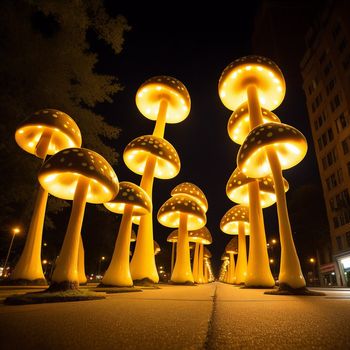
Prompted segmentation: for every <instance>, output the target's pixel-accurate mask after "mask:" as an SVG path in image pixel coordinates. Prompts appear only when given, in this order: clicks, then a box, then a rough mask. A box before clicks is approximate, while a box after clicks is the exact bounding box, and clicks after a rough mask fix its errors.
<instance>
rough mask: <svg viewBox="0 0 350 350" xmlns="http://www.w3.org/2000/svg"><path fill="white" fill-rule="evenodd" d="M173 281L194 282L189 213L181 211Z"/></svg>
mask: <svg viewBox="0 0 350 350" xmlns="http://www.w3.org/2000/svg"><path fill="white" fill-rule="evenodd" d="M171 281H172V282H175V283H187V282H191V283H193V275H192V270H191V261H190V245H189V241H188V232H187V214H184V213H180V224H179V231H178V238H177V249H176V261H175V266H174V271H173V273H172V275H171Z"/></svg>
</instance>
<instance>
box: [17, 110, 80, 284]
mask: <svg viewBox="0 0 350 350" xmlns="http://www.w3.org/2000/svg"><path fill="white" fill-rule="evenodd" d="M15 139H16V142H17V144H18V145H19V146H20V147H21V148H22V149H23V150H25V151H27V152H28V153H31V154H33V155H35V156H37V157H39V158H41V159H45V157H46V156H47V155H52V154H55V153H57V152H58V151H60V150H62V149H65V148H67V147H80V146H81V134H80V130H79V128H78V126H77V124H76V123H75V122H74V120H73V119H72V118H71V117H70V116H68V115H67V114H66V113H63V112H61V111H58V110H56V109H43V110H40V111H37V112H35V113H34V114H32V115H31V116H30V117H29V118H27V119H26V120H24V122H22V123H21V124H20V125H19V126H18V128H17V130H16V134H15ZM47 198H48V193H47V191H45V190H44V189H43V188H42V187H41V186H39V189H38V193H37V197H36V201H35V206H34V210H33V215H32V218H31V222H30V226H29V229H28V234H27V238H26V243H25V246H24V249H23V251H22V254H21V256H20V259H19V260H18V263H17V264H16V266H15V269H14V271H13V272H12V274H11V276H10V279H11V280H21V281H22V282H23V281H24V282H26V284H32V283H35V284H46V280H45V277H44V272H43V268H42V264H41V242H42V234H43V226H44V218H45V209H46V203H47Z"/></svg>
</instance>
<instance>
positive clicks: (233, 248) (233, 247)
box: [225, 237, 238, 284]
mask: <svg viewBox="0 0 350 350" xmlns="http://www.w3.org/2000/svg"><path fill="white" fill-rule="evenodd" d="M225 253H226V254H228V256H229V258H230V259H229V265H228V273H227V279H226V281H225V282H226V283H230V284H235V283H236V264H235V258H234V255H236V254H237V253H238V247H237V237H233V238H232V239H231V240H230V241H229V242H228V243H227V245H226V248H225Z"/></svg>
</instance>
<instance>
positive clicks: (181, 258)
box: [158, 194, 207, 284]
mask: <svg viewBox="0 0 350 350" xmlns="http://www.w3.org/2000/svg"><path fill="white" fill-rule="evenodd" d="M206 220H207V219H206V215H205V212H204V210H203V209H202V207H201V206H200V205H199V204H198V202H197V201H196V200H194V199H193V197H191V196H188V195H185V194H184V195H177V196H174V197H171V198H170V199H168V200H167V201H166V202H165V203H164V204H163V205H162V206H161V208H160V209H159V211H158V221H159V222H160V223H161V224H162V225H164V226H167V227H171V228H178V230H179V231H178V242H177V250H176V262H175V266H174V270H173V273H172V275H171V281H172V282H174V283H178V284H186V283H193V282H194V280H193V274H192V270H191V262H190V251H189V239H188V230H197V229H200V228H202V227H203V226H204V225H205V224H206Z"/></svg>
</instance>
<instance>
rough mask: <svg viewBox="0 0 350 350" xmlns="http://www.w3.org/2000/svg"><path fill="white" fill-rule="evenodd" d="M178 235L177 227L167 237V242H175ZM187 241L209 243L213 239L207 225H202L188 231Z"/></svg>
mask: <svg viewBox="0 0 350 350" xmlns="http://www.w3.org/2000/svg"><path fill="white" fill-rule="evenodd" d="M178 235H179V230H178V229H176V230H174V231H172V232H171V233H170V235H169V236H168V238H167V242H177V240H178ZM188 241H189V242H190V243H202V244H211V243H212V242H213V239H212V237H211V234H210V232H209V230H208V229H207V227H206V226H204V227H202V228H200V229H198V230H194V231H188Z"/></svg>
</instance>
